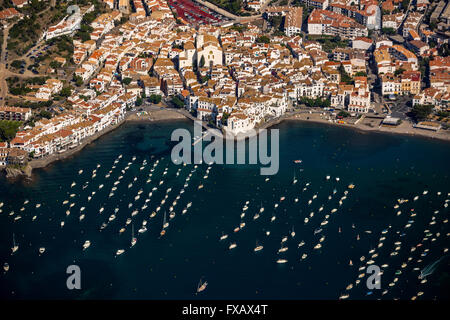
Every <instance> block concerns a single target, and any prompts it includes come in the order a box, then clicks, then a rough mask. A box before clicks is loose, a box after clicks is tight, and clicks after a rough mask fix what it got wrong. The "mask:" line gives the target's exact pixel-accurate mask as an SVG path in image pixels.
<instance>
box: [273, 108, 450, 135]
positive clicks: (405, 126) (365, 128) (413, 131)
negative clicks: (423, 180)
mask: <svg viewBox="0 0 450 320" xmlns="http://www.w3.org/2000/svg"><path fill="white" fill-rule="evenodd" d="M307 118H309V119H307ZM284 120H288V121H299V122H311V123H321V124H327V125H330V126H336V127H344V128H348V129H354V130H357V131H359V132H365V133H366V132H372V133H382V134H390V135H401V136H407V137H416V138H417V137H421V138H429V139H432V140H440V141H445V142H450V132H448V131H445V130H442V131H438V132H435V131H431V130H425V129H419V128H414V127H413V126H412V125H411V123H410V122H407V121H403V122H402V123H401V124H400V125H398V126H397V127H386V126H381V125H378V126H373V127H371V126H369V125H364V124H362V123H357V124H349V123H336V122H330V121H328V120H326V119H323V118H321V117H320V115H318V114H297V115H291V116H289V117H286V118H284V119H280V120H278V121H276V122H275V123H273V124H269V125H268V126H267V127H268V128H269V127H271V126H274V125H276V124H279V123H281V122H283V121H284Z"/></svg>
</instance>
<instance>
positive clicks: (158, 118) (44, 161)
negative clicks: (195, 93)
mask: <svg viewBox="0 0 450 320" xmlns="http://www.w3.org/2000/svg"><path fill="white" fill-rule="evenodd" d="M149 113H150V114H149V115H148V116H146V117H139V116H138V115H137V112H133V113H129V114H126V115H125V117H124V119H122V120H121V121H120V122H119V123H118V124H116V125H113V126H110V127H108V128H106V129H104V130H102V131H100V132H97V133H95V134H94V135H92V136H90V137H87V138H86V139H84V140H83V141H82V142H81V143H80V144H79V145H78V146H77V147H75V148H73V149H70V150H67V151H65V152H63V153H61V154H52V155H49V156H47V157H45V158H41V159H35V160H31V161H30V162H29V165H30V166H31V168H32V169H41V168H45V167H47V166H48V165H50V164H52V163H54V162H57V161H60V160H65V159H67V158H69V157H71V156H73V155H75V154H76V153H78V152H80V151H81V150H83V149H84V148H85V147H86V146H87V145H89V144H91V143H92V142H94V141H96V140H97V139H99V138H101V137H102V136H104V135H106V134H108V133H110V132H111V131H114V130H116V129H118V128H120V127H121V126H122V125H123V124H125V123H127V122H149V123H151V122H164V121H173V120H182V119H185V117H184V116H183V115H181V114H180V113H177V112H175V111H172V110H156V111H150V112H149Z"/></svg>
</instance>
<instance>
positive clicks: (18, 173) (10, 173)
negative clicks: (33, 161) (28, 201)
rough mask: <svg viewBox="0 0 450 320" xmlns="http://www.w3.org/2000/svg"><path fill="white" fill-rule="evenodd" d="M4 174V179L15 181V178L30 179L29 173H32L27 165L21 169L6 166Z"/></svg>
mask: <svg viewBox="0 0 450 320" xmlns="http://www.w3.org/2000/svg"><path fill="white" fill-rule="evenodd" d="M5 172H6V178H8V179H12V180H14V179H17V178H22V177H25V178H30V177H31V172H32V168H31V166H30V165H29V164H27V165H26V166H23V167H11V166H7V167H6V168H5Z"/></svg>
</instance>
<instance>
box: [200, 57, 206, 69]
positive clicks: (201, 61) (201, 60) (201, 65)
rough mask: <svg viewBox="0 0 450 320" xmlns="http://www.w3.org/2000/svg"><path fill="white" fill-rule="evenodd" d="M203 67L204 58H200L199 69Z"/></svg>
mask: <svg viewBox="0 0 450 320" xmlns="http://www.w3.org/2000/svg"><path fill="white" fill-rule="evenodd" d="M204 66H205V57H204V56H202V57H201V58H200V68H203V67H204Z"/></svg>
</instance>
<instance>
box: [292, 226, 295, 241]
mask: <svg viewBox="0 0 450 320" xmlns="http://www.w3.org/2000/svg"><path fill="white" fill-rule="evenodd" d="M291 237H292V238H293V237H295V231H294V226H292V231H291Z"/></svg>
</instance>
